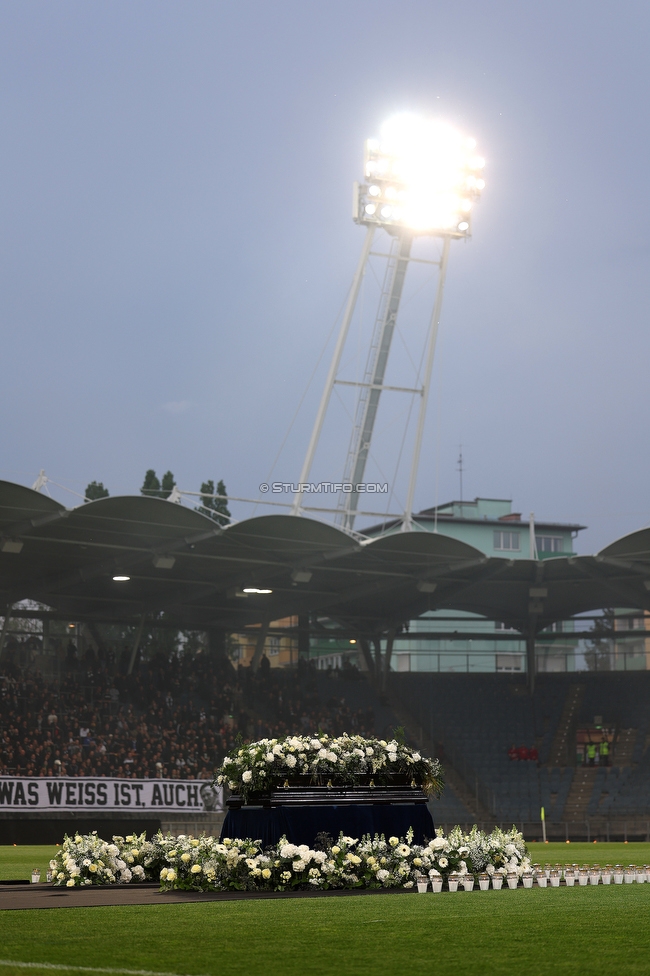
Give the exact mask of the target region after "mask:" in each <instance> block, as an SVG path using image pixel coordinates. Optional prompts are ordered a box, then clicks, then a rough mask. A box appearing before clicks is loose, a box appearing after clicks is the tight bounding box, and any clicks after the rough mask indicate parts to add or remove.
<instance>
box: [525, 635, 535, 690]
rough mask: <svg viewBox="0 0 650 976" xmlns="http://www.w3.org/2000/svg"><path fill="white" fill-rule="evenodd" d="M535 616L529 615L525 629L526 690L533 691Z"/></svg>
mask: <svg viewBox="0 0 650 976" xmlns="http://www.w3.org/2000/svg"><path fill="white" fill-rule="evenodd" d="M535 663H536V662H535V617H530V618H529V621H528V630H527V631H526V677H527V681H528V691H529V692H530V694H531V695H532V694H533V692H534V691H535Z"/></svg>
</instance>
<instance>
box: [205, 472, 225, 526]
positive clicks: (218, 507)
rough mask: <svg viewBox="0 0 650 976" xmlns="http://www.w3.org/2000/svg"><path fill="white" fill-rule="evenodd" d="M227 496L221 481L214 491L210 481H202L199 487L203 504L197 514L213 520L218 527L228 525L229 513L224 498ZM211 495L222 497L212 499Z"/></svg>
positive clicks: (212, 482) (212, 483)
mask: <svg viewBox="0 0 650 976" xmlns="http://www.w3.org/2000/svg"><path fill="white" fill-rule="evenodd" d="M227 494H228V492H227V490H226V486H225V484H224V483H223V481H218V482H217V489H216V491H215V488H214V481H212V479H210V481H204V482H203V484H202V485H201V501H202V502H203V504H202V505H200V506H199V507H198V508H197V512H200V513H201V515H207V517H208V518H211V519H214V521H215V522H217V523H218V524H219V525H228V523H229V522H230V511H229V509H228V502H227V501H226V497H225V496H226V495H227ZM213 495H221V496H223V497H221V498H213V497H212V496H213Z"/></svg>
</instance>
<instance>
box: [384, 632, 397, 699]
mask: <svg viewBox="0 0 650 976" xmlns="http://www.w3.org/2000/svg"><path fill="white" fill-rule="evenodd" d="M396 633H397V628H396V627H391V628H390V630H389V631H388V634H387V635H386V652H385V654H384V670H383V673H382V676H381V690H382V691H386V686H387V684H388V673H389V671H390V659H391V657H392V656H393V644H394V642H395V635H396Z"/></svg>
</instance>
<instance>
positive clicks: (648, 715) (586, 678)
mask: <svg viewBox="0 0 650 976" xmlns="http://www.w3.org/2000/svg"><path fill="white" fill-rule="evenodd" d="M125 670H126V668H125V667H124V662H122V661H118V662H115V661H105V660H104V661H98V660H94V659H87V660H84V662H83V663H82V662H79V661H76V660H75V658H74V656H73V655H70V659H69V660H68V661H66V666H65V667H64V668H63V670H62V673H61V674H60V675H59V676H57V677H54V678H52V679H51V680H45V678H44V677H43V676H42V675H41V674H40V673H39V672H38V671H36V670H35V669H34V668H33V666H30V664H29V660H26V659H25V657H24V655H23V657H22V658H18V657H16V656H14V658H13V663H12V662H11V661H9V662H8V664H7V665H6V666H5V669H4V671H3V672H0V775H25V776H57V775H67V776H83V775H95V776H101V775H106V776H109V775H110V776H125V777H155V776H158V777H168V776H171V777H178V778H183V779H185V778H210V777H211V776H212V771H213V770H214V768H215V766H217V765H218V764H219V763H220V761H221V759H222V758H223V756H224V754H225V753H226V752H227V751H228V750H229V749H231V748H232V747H233V746H234V745H235V743H236V741H237V738H238V736H241V737H242V738H244V739H253V738H260V737H263V736H268V737H273V736H282V735H285V734H288V733H291V732H295V731H296V730H297V731H300V732H312V731H323V732H329V733H332V734H338V733H340V732H343V731H348V732H359V733H361V734H367V735H373V734H374V735H378V736H380V737H386V738H387V737H389V736H392V735H393V734H394V730H395V729H396V728H397V727H398V726H400V725H404V726H405V727H406V729H407V732H408V734H409V736H410V738H411V741H412V742H413V743H414V744H417V745H418V746H420V747H422V748H426V749H427V750H430V751H431V752H433V753H434V754H437V755H438V756H439V757H440V758H441V759H442V760H443V763H444V764H445V765H446V767H447V770H448V780H449V786H448V788H447V790H446V791H445V794H444V796H443V798H442V799H441V800H437V801H434V803H433V804H432V812H433V814H434V819H435V821H436V823H445V824H451V823H454V822H461V823H471V822H473V821H475V820H479V821H485V820H487V819H492V820H494V821H496V822H503V823H507V822H511V823H512V822H516V823H521V822H533V821H538V820H539V812H540V807H541V806H544V808H545V810H546V817H547V820H548V821H553V822H559V821H563V820H565V821H566V820H571V821H576V820H581V819H582V820H584V819H586V818H608V819H615V818H622V817H646V818H647V817H648V816H650V812H649V798H650V676H649V675H648V673H647V672H635V673H627V674H626V673H620V672H606V673H597V674H587V673H580V674H543V675H539V676H538V679H537V683H536V689H535V693H534V695H533V697H532V698H531V697H530V696H529V694H528V692H527V690H526V684H525V680H524V678H523V677H522V676H521V675H509V674H492V675H490V674H483V675H463V674H427V673H419V674H415V673H404V674H402V673H399V674H398V673H392V674H391V675H390V677H389V682H388V689H387V694H386V695H380V694H378V693H377V691H376V690H375V688H374V686H373V684H372V683H371V682H370V681H369V680H367V678H366V676H364V675H362V674H360V673H359V672H357V671H355V670H354V669H345V670H342V671H317V670H315V669H314V668H313V667H311V666H309V665H308V664H307V663H306V662H301V663H300V665H299V666H298V667H297V668H293V669H279V668H275V669H271V668H269V667H268V665H267V664H266V662H265V664H264V666H263V667H261V668H260V670H259V671H258V672H257V674H253V672H252V671H251V670H250V669H248V668H240V669H238V670H235V669H234V668H233V667H232V666H231V665H230V663H229V662H228V661H227V660H225V659H223V658H213V657H211V656H210V655H208V654H207V653H203V654H195V655H187V656H186V657H185V658H182V657H180V658H179V657H176V656H171V658H170V656H169V655H168V654H166V653H165V654H163V653H162V652H159V653H157V654H154V655H153V656H152V657H150V658H149V659H147V660H143V661H141V662H139V664H138V666H137V668H136V670H135V671H134V673H133V674H132V675H127V674H126V673H124V672H125ZM596 718H598V720H599V722H602V724H603V726H604V727H606V728H609V729H612V730H614V743H613V749H612V754H611V757H610V759H611V762H612V765H611V766H607V767H604V766H603V767H598V766H596V767H588V766H581V765H576V749H575V742H576V730H577V729H578V728H582V727H589V726H591V727H593V726H594V723H595V720H596ZM513 746H514V747H515V751H517V750H518V749H520V748H525V749H527V750H537V754H536V755H537V757H538V758H537V759H535V760H533V761H513V759H512V758H510V755H509V753H510V754H512V752H513ZM533 755H535V752H534V751H533Z"/></svg>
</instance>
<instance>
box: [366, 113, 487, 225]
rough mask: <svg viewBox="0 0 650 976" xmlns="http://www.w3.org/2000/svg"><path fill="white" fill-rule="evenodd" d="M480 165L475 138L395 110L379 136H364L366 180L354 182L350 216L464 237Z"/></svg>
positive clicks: (479, 179)
mask: <svg viewBox="0 0 650 976" xmlns="http://www.w3.org/2000/svg"><path fill="white" fill-rule="evenodd" d="M484 166H485V160H484V159H483V158H482V157H481V156H479V155H477V153H476V140H475V139H472V138H468V137H466V136H464V135H462V134H461V133H460V132H458V131H457V130H456V129H454V128H453V127H452V126H450V125H449V124H448V123H446V122H443V121H440V120H438V119H424V118H421V117H419V116H417V115H411V114H402V115H396V116H394V117H393V118H392V119H389V120H388V121H387V122H385V123H384V125H383V126H382V127H381V131H380V137H379V138H378V139H368V140H367V141H366V153H365V167H364V170H365V179H366V182H365V183H355V185H354V202H353V218H354V220H355V221H356V222H357V223H359V224H365V225H366V226H380V227H383V228H385V229H387V230H388V229H390V228H395V229H398V228H404V229H408V230H410V231H412V232H413V233H414V234H422V235H445V236H446V235H449V236H450V237H469V235H470V230H471V210H472V207H473V205H474V203H475V202H476V200H477V199H478V198H479V196H480V194H481V190H483V189H484V187H485V180H484V179H483V168H484Z"/></svg>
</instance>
